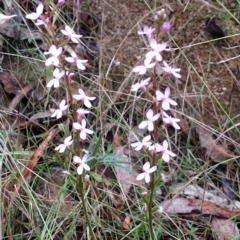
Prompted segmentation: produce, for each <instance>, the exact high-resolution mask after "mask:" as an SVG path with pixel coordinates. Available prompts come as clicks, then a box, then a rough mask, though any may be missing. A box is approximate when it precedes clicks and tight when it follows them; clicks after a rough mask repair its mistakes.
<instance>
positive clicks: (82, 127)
mask: <svg viewBox="0 0 240 240" xmlns="http://www.w3.org/2000/svg"><path fill="white" fill-rule="evenodd" d="M86 125H87V122H86V120H85V119H84V118H83V119H82V121H81V124H80V123H77V122H74V123H73V128H74V129H76V130H78V131H80V135H79V136H80V138H81V139H82V140H85V139H86V138H87V134H93V131H92V130H90V129H87V128H86Z"/></svg>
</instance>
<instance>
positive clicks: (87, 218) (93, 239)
mask: <svg viewBox="0 0 240 240" xmlns="http://www.w3.org/2000/svg"><path fill="white" fill-rule="evenodd" d="M78 187H79V193H80V198H81V200H82V206H83V212H84V217H85V219H86V222H87V226H88V228H89V232H90V235H91V239H92V240H96V238H95V235H94V232H93V230H92V226H91V223H90V220H89V216H88V212H87V207H86V202H85V199H84V190H83V177H82V176H80V178H79V182H78Z"/></svg>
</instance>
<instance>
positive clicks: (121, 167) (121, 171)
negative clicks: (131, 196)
mask: <svg viewBox="0 0 240 240" xmlns="http://www.w3.org/2000/svg"><path fill="white" fill-rule="evenodd" d="M113 153H116V154H118V155H119V156H121V159H120V161H121V162H125V163H119V164H118V166H117V167H115V171H116V177H117V179H118V182H119V183H120V186H121V188H122V191H123V193H124V195H127V194H128V192H129V190H130V188H131V186H132V183H133V182H135V179H136V177H135V176H133V175H132V174H131V173H130V172H131V171H132V166H131V159H130V158H128V157H127V156H126V155H125V154H124V147H123V146H121V144H120V137H119V136H118V135H115V137H114V140H113Z"/></svg>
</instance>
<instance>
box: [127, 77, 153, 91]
mask: <svg viewBox="0 0 240 240" xmlns="http://www.w3.org/2000/svg"><path fill="white" fill-rule="evenodd" d="M150 80H151V77H149V78H147V79H145V80H142V81H141V82H140V83H135V84H133V85H132V87H131V91H132V92H137V91H138V90H139V89H142V90H143V91H146V89H147V86H148V85H149V82H150Z"/></svg>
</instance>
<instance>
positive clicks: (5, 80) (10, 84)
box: [0, 71, 24, 95]
mask: <svg viewBox="0 0 240 240" xmlns="http://www.w3.org/2000/svg"><path fill="white" fill-rule="evenodd" d="M0 82H1V83H2V84H3V85H4V90H5V91H6V92H7V93H10V94H11V93H12V94H15V95H16V94H18V93H19V92H20V91H21V90H22V88H23V87H24V84H22V83H21V82H20V81H19V80H18V79H17V78H16V77H15V76H14V75H13V74H12V73H10V72H7V71H4V72H2V73H1V75H0Z"/></svg>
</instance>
